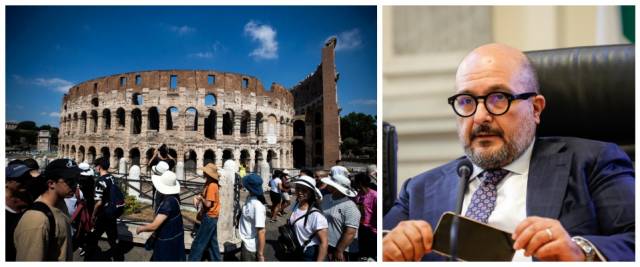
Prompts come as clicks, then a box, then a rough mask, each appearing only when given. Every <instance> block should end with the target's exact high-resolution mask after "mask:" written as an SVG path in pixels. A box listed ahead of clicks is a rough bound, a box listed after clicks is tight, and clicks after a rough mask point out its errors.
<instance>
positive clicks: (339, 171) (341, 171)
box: [331, 165, 349, 177]
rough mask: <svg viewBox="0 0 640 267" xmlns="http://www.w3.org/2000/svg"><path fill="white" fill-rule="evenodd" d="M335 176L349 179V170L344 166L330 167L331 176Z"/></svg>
mask: <svg viewBox="0 0 640 267" xmlns="http://www.w3.org/2000/svg"><path fill="white" fill-rule="evenodd" d="M336 174H340V175H342V176H344V177H349V170H347V168H345V167H344V166H340V165H336V166H333V167H331V176H335V175H336Z"/></svg>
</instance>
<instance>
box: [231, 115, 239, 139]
mask: <svg viewBox="0 0 640 267" xmlns="http://www.w3.org/2000/svg"><path fill="white" fill-rule="evenodd" d="M240 116H242V114H238V112H236V111H235V110H234V111H233V118H231V119H232V120H233V134H232V136H233V139H238V138H239V137H240V119H241V117H240Z"/></svg>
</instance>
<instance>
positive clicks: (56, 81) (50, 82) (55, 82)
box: [13, 74, 73, 93]
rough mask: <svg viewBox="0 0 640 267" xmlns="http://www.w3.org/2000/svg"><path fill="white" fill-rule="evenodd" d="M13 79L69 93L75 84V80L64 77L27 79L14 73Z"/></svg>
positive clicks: (21, 82)
mask: <svg viewBox="0 0 640 267" xmlns="http://www.w3.org/2000/svg"><path fill="white" fill-rule="evenodd" d="M13 79H15V81H16V82H18V83H20V84H29V85H35V86H40V87H45V88H47V89H50V90H53V91H55V92H60V93H67V92H68V91H69V88H71V87H72V86H73V82H70V81H67V80H65V79H62V78H35V79H27V78H24V77H22V76H20V75H15V74H14V75H13Z"/></svg>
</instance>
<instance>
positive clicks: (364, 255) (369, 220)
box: [353, 172, 378, 260]
mask: <svg viewBox="0 0 640 267" xmlns="http://www.w3.org/2000/svg"><path fill="white" fill-rule="evenodd" d="M370 184H371V176H370V175H369V174H367V173H362V172H361V173H358V174H356V177H355V179H354V185H355V186H354V187H355V189H356V191H358V195H357V196H356V197H355V198H354V199H353V201H354V202H355V203H356V206H357V207H358V210H360V214H361V215H362V216H361V218H360V227H359V228H358V248H359V255H358V256H359V259H360V260H368V259H376V253H377V251H378V250H377V246H376V244H377V242H376V240H377V238H376V233H377V226H378V224H377V220H376V214H377V205H378V204H377V203H378V194H377V192H376V191H375V190H373V189H371V188H370V187H369V185H370Z"/></svg>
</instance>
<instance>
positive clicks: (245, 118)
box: [240, 110, 251, 135]
mask: <svg viewBox="0 0 640 267" xmlns="http://www.w3.org/2000/svg"><path fill="white" fill-rule="evenodd" d="M250 118H251V115H250V114H249V111H246V110H245V111H244V112H242V118H241V119H240V134H241V135H247V133H249V120H250Z"/></svg>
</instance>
